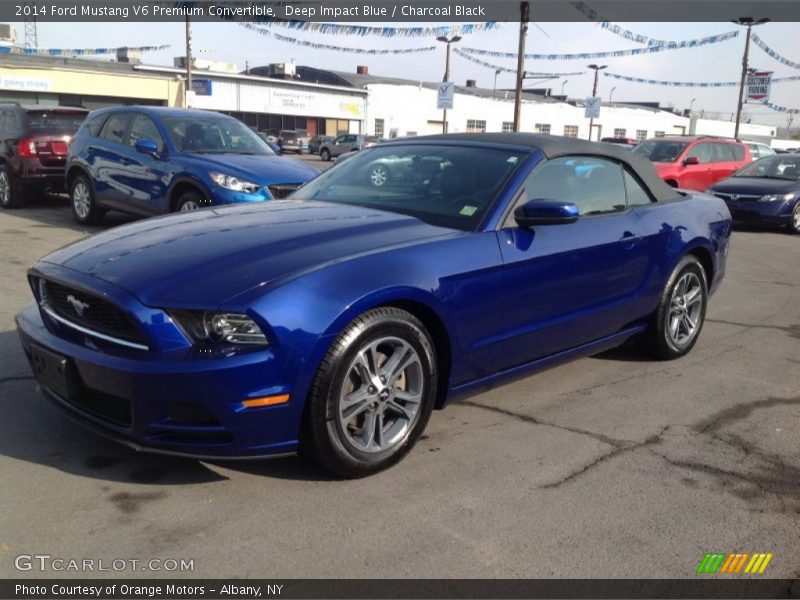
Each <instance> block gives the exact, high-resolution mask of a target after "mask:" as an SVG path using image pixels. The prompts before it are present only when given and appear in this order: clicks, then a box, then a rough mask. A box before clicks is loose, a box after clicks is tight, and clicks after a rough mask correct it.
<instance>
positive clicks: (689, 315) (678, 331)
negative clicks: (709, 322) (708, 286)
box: [666, 272, 703, 348]
mask: <svg viewBox="0 0 800 600" xmlns="http://www.w3.org/2000/svg"><path fill="white" fill-rule="evenodd" d="M702 315H703V285H702V283H701V282H700V278H699V277H698V276H697V274H695V273H692V272H688V273H684V274H683V275H682V276H681V278H680V279H679V280H678V283H677V284H676V285H675V287H674V288H673V291H672V296H671V298H670V307H669V317H668V318H667V320H666V327H667V335H668V336H669V339H670V340H671V341H672V343H673V344H675V345H676V346H677V347H679V348H682V347H684V346H686V345H688V344H689V343H690V342H691V341H692V340H693V339H694V337H695V336H696V335H697V332H698V330H699V328H700V325H701V322H700V320H701V318H702Z"/></svg>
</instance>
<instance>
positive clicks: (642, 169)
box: [389, 133, 682, 202]
mask: <svg viewBox="0 0 800 600" xmlns="http://www.w3.org/2000/svg"><path fill="white" fill-rule="evenodd" d="M439 140H441V141H450V142H452V141H464V142H481V143H485V144H507V145H509V146H525V147H528V148H538V149H539V150H541V151H542V153H543V154H544V155H545V157H547V158H548V159H551V158H557V157H559V156H567V155H576V154H577V155H587V154H588V155H594V156H605V157H608V158H612V159H614V160H617V161H620V162H622V163H624V164H626V165H627V166H628V167H630V169H631V170H632V171H634V172H635V173H636V174H637V175H638V176H639V179H641V180H642V182H643V183H644V184H645V185H646V186H647V187H648V188H649V189H650V191H651V192H652V194H653V196H654V197H655V199H656V200H657V201H659V202H666V201H668V200H679V199H680V198H681V197H682V196H681V194H679V193H678V192H677V191H676V190H675V189H673V188H671V187H670V186H669V185H667V184H666V183H664V181H663V180H662V179H661V177H659V176H658V173H656V171H655V169H654V168H653V164H652V163H651V162H650V161H649V160H648V159H646V158H643V157H641V156H639V155H637V154H633V153H631V151H630V150H627V149H625V148H620V147H618V146H615V145H614V144H604V143H600V142H589V141H586V140H579V139H577V138H571V137H562V136H559V135H543V134H536V133H450V134H443V135H425V136H420V137H415V138H410V139H409V138H404V139H398V140H391V141H390V142H389V143H402V142H410V141H426V142H427V141H432V142H434V141H439Z"/></svg>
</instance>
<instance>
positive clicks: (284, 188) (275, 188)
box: [267, 183, 303, 200]
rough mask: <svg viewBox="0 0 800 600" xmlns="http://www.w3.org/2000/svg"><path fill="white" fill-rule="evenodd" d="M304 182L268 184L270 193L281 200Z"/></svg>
mask: <svg viewBox="0 0 800 600" xmlns="http://www.w3.org/2000/svg"><path fill="white" fill-rule="evenodd" d="M301 185H303V184H302V183H276V184H274V185H270V186H267V189H268V190H269V193H270V195H271V196H272V197H273V198H274V199H275V200H281V199H283V198H286V197H287V196H288V195H289V194H291V193H292V192H293V191H295V190H296V189H297V188H299V187H300V186H301Z"/></svg>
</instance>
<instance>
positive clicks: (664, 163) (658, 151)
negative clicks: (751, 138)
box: [633, 136, 753, 192]
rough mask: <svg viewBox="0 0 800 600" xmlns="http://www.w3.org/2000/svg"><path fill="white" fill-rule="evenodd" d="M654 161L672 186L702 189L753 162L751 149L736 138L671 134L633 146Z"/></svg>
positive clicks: (662, 175)
mask: <svg viewBox="0 0 800 600" xmlns="http://www.w3.org/2000/svg"><path fill="white" fill-rule="evenodd" d="M633 152H634V154H639V155H641V156H644V157H645V158H649V159H650V160H651V161H653V166H654V167H655V169H656V172H657V173H658V174H659V175H660V176H661V179H663V180H664V181H666V182H667V183H668V184H669V185H671V186H672V187H678V188H683V189H687V190H697V191H700V192H703V191H705V190H707V189H708V188H709V187H711V186H712V185H714V184H715V183H717V182H718V181H721V180H722V179H725V178H726V177H730V176H731V174H732V173H733V172H734V171H736V170H738V169H741V168H742V167H745V166H747V165H749V164H750V163H751V162H752V160H753V159H752V158H751V156H750V149H749V148H748V147H747V146H746V145H745V144H741V143H739V142H737V141H735V140H731V139H723V138H711V137H692V136H669V137H660V138H653V139H649V140H645V141H643V142H642V143H641V144H639V145H638V146H636V148H634V149H633Z"/></svg>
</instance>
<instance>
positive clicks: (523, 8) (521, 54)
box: [514, 2, 531, 131]
mask: <svg viewBox="0 0 800 600" xmlns="http://www.w3.org/2000/svg"><path fill="white" fill-rule="evenodd" d="M530 20H531V5H530V3H528V2H520V3H519V47H518V49H517V89H516V92H515V94H514V131H519V128H520V112H521V110H522V81H523V80H524V79H525V36H527V35H528V22H529V21H530Z"/></svg>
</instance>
